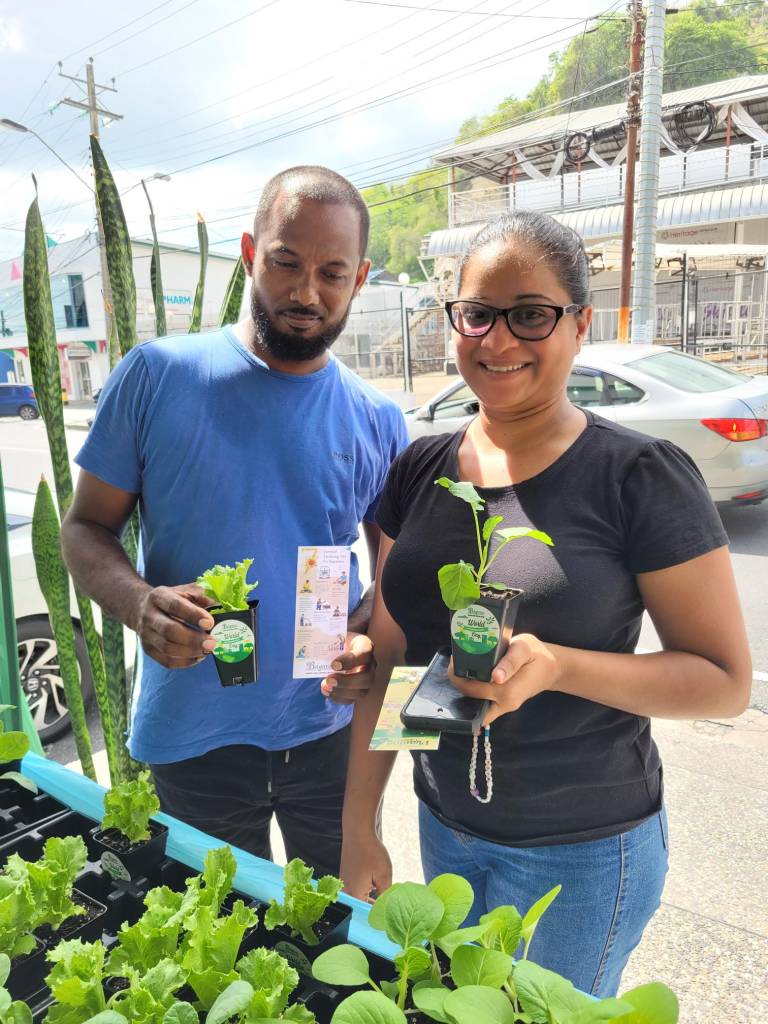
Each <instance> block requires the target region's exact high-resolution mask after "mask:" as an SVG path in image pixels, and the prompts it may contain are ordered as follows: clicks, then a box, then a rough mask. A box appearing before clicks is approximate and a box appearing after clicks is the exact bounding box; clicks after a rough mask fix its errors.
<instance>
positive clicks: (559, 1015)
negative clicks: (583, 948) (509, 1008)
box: [512, 960, 591, 1021]
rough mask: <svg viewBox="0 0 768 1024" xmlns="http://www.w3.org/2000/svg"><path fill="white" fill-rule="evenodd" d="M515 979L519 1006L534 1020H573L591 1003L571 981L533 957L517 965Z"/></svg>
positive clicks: (513, 974)
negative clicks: (543, 965)
mask: <svg viewBox="0 0 768 1024" xmlns="http://www.w3.org/2000/svg"><path fill="white" fill-rule="evenodd" d="M512 982H513V984H514V986H515V992H516V993H517V998H518V1001H519V1003H520V1006H521V1007H522V1008H523V1010H524V1011H525V1012H526V1013H529V1014H530V1015H531V1016H532V1017H533V1019H534V1020H546V1021H549V1020H570V1019H571V1018H572V1017H575V1016H577V1015H578V1014H579V1013H580V1012H581V1011H582V1010H583V1009H584V1008H585V1007H587V1006H589V1005H590V1003H591V1000H590V997H589V996H587V995H584V993H583V992H579V991H578V990H577V989H576V988H574V986H573V985H572V984H571V982H570V981H566V979H565V978H562V977H560V975H559V974H555V972H554V971H548V970H546V968H544V967H539V965H538V964H534V963H531V961H530V960H520V961H518V962H517V963H516V964H515V965H514V968H513V971H512ZM542 1015H543V1016H542Z"/></svg>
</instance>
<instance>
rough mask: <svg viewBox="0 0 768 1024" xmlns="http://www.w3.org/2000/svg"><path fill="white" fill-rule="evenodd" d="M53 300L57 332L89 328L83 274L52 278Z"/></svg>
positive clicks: (62, 275)
mask: <svg viewBox="0 0 768 1024" xmlns="http://www.w3.org/2000/svg"><path fill="white" fill-rule="evenodd" d="M51 298H52V300H53V320H54V324H55V326H56V329H57V330H61V329H63V328H67V327H87V326H88V310H87V309H86V306H85V289H84V288H83V275H82V274H60V275H58V276H55V277H52V278H51Z"/></svg>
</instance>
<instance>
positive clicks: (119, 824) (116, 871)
mask: <svg viewBox="0 0 768 1024" xmlns="http://www.w3.org/2000/svg"><path fill="white" fill-rule="evenodd" d="M159 810H160V800H159V799H158V796H157V793H155V788H154V786H153V785H152V779H151V777H150V774H149V772H148V771H143V772H139V775H138V777H137V778H135V779H128V780H126V781H125V782H120V783H118V784H117V785H116V786H113V787H112V789H110V790H107V792H106V794H105V795H104V817H103V819H102V822H101V827H100V828H97V829H94V830H93V832H92V833H91V836H92V838H93V843H94V844H95V845H96V847H97V848H98V851H99V854H100V860H101V866H102V868H103V869H104V870H105V871H106V872H107V873H108V874H110V875H111V876H112V878H114V879H115V880H116V881H119V882H130V881H131V880H132V879H135V878H138V877H142V876H143V877H145V878H148V877H149V876H150V875H151V873H152V871H154V869H155V868H156V867H157V866H158V864H159V863H160V861H161V860H162V858H163V857H164V855H165V844H166V840H167V838H168V828H167V826H166V825H161V824H160V823H159V822H157V821H151V820H150V819H151V817H152V815H153V814H156V813H157V812H158V811H159Z"/></svg>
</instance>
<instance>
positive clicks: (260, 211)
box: [253, 165, 371, 260]
mask: <svg viewBox="0 0 768 1024" xmlns="http://www.w3.org/2000/svg"><path fill="white" fill-rule="evenodd" d="M281 195H288V196H292V197H295V198H297V199H311V200H314V201H315V202H319V203H337V204H339V205H342V206H351V207H353V209H355V210H356V211H357V215H358V217H359V219H360V259H361V260H362V259H363V257H364V256H365V251H366V249H367V248H368V232H369V230H370V223H371V219H370V216H369V214H368V207H367V206H366V205H365V200H364V199H363V197H362V196H361V195H360V193H359V192H358V190H357V189H356V188H355V186H354V185H353V184H352V182H351V181H347V179H346V178H343V177H342V176H341V175H340V174H337V173H336V172H335V171H332V170H330V169H329V168H328V167H319V166H313V165H307V166H299V167H289V168H288V169H287V170H285V171H280V173H279V174H276V175H275V176H274V177H273V178H270V179H269V181H268V182H267V184H266V185H265V186H264V189H263V191H262V193H261V197H260V199H259V205H258V207H257V209H256V216H255V218H254V224H253V230H254V234H258V232H259V227H260V226H261V225H262V224H263V223H264V221H265V220H266V219H267V217H268V216H269V213H270V211H271V209H272V206H273V205H274V203H275V202H276V200H277V199H278V197H279V196H281Z"/></svg>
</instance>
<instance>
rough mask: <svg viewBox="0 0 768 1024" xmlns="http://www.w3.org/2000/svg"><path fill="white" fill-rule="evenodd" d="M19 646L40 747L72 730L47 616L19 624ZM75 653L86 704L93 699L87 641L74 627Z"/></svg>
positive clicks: (17, 625)
mask: <svg viewBox="0 0 768 1024" xmlns="http://www.w3.org/2000/svg"><path fill="white" fill-rule="evenodd" d="M16 635H17V639H18V642H19V648H18V649H19V674H20V675H21V685H22V689H23V690H24V693H25V694H26V697H27V703H28V704H29V710H30V711H31V712H32V720H33V721H34V723H35V728H36V729H37V732H38V735H39V737H40V742H41V743H51V742H52V741H53V740H55V739H58V737H59V736H62V735H63V734H64V733H65V732H67V731H68V730H69V729H70V721H69V711H68V710H67V702H66V699H65V697H64V681H63V679H62V678H61V674H60V669H59V657H58V651H57V649H56V641H55V640H54V639H53V630H52V629H51V624H50V622H49V621H48V618H47V617H46V616H36V617H35V618H31V619H22V620H21V621H20V622H17V623H16ZM75 653H76V655H77V663H78V665H79V666H80V685H81V689H82V691H83V699H84V700H85V702H86V704H88V702H89V701H90V700H91V698H92V697H93V679H92V677H91V669H90V665H89V664H88V653H87V650H86V646H85V639H84V638H83V634H82V633H81V631H80V629H79V628H78V627H77V626H75Z"/></svg>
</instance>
